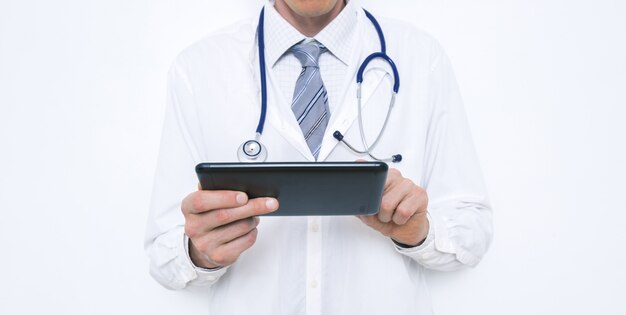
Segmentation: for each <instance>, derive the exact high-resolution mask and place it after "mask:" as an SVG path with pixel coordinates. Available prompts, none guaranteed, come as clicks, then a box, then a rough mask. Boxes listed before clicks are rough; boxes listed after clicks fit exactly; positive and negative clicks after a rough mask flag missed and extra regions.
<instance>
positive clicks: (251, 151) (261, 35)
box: [238, 8, 402, 162]
mask: <svg viewBox="0 0 626 315" xmlns="http://www.w3.org/2000/svg"><path fill="white" fill-rule="evenodd" d="M363 11H365V15H366V16H367V18H368V19H369V20H370V21H371V23H372V25H373V26H374V28H375V29H376V33H377V34H378V39H379V41H380V51H379V52H375V53H373V54H371V55H369V56H367V57H366V58H365V60H363V63H361V65H360V66H359V70H358V71H357V74H356V82H357V98H358V101H359V104H358V105H359V127H360V131H361V140H362V141H363V145H364V147H365V150H363V151H360V150H357V149H355V148H354V147H352V146H351V145H350V144H348V143H347V142H346V141H345V140H343V135H342V134H341V132H339V131H335V132H334V134H333V136H334V137H335V139H337V140H338V141H341V142H343V143H345V144H346V145H347V146H348V147H349V148H350V149H351V150H352V151H355V152H357V153H360V154H368V155H369V156H370V157H372V158H373V159H375V160H379V161H391V162H400V161H402V155H400V154H395V155H393V156H392V157H391V158H388V159H379V158H377V157H375V156H374V155H373V154H372V153H371V150H372V149H373V148H374V146H375V145H376V144H377V143H378V140H379V139H380V136H381V135H382V133H383V132H384V129H385V127H386V126H387V122H388V120H389V114H390V112H391V109H392V108H393V105H394V103H395V98H396V95H397V94H398V91H399V90H400V75H399V74H398V68H397V67H396V64H395V63H394V62H393V60H392V59H391V57H389V56H388V55H387V44H386V42H385V35H384V34H383V30H382V28H381V27H380V24H379V23H378V21H377V20H376V18H374V16H373V15H372V14H371V13H369V12H368V11H367V10H365V9H363ZM264 13H265V8H263V9H261V14H260V16H259V24H258V26H257V36H258V39H257V43H258V53H259V73H260V76H261V115H260V117H259V123H258V125H257V128H256V137H255V139H254V140H248V141H246V142H245V143H243V144H242V145H241V147H240V150H239V152H238V156H239V160H240V161H242V162H252V161H256V160H264V159H265V158H266V157H267V150H266V149H265V147H264V146H263V145H262V144H261V142H260V141H259V139H260V137H261V135H262V134H263V128H264V126H265V117H266V114H267V74H266V69H265V31H264V26H263V25H264V23H263V21H264V17H265V14H264ZM376 58H380V59H383V60H385V61H386V62H387V64H389V66H390V67H391V70H392V71H393V82H394V84H393V94H392V97H391V101H390V104H389V109H388V112H387V116H386V117H385V122H384V123H383V127H382V129H381V131H380V132H379V134H378V136H377V137H376V140H374V142H373V143H372V145H371V146H368V145H367V141H366V140H365V134H364V132H363V131H364V130H363V121H362V118H361V84H362V83H363V73H364V72H365V69H366V68H367V65H368V64H369V63H370V62H371V61H372V60H374V59H376Z"/></svg>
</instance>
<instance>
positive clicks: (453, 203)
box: [396, 51, 493, 270]
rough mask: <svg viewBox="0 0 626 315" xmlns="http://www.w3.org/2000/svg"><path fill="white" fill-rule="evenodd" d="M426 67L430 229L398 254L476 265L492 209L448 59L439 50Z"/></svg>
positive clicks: (432, 263) (451, 266) (440, 264)
mask: <svg viewBox="0 0 626 315" xmlns="http://www.w3.org/2000/svg"><path fill="white" fill-rule="evenodd" d="M438 56H439V57H438V58H435V61H434V62H433V64H432V67H431V69H430V71H431V73H430V82H429V84H430V86H431V88H430V95H429V102H430V104H431V106H432V117H431V122H430V126H429V130H428V137H427V140H426V147H425V150H424V165H423V170H424V177H423V180H422V183H421V186H422V187H423V188H424V189H425V190H426V192H427V193H428V197H429V204H428V220H429V225H430V230H429V234H428V237H427V238H426V240H425V241H424V243H423V244H422V245H420V246H418V247H413V248H402V247H399V246H397V245H396V250H397V251H398V252H400V253H401V254H404V255H407V256H409V257H411V258H413V259H415V260H416V261H417V262H418V263H420V264H421V265H423V266H424V267H426V268H429V269H435V270H455V269H460V268H462V267H464V266H472V267H473V266H476V264H478V262H479V261H480V260H481V258H482V257H483V255H484V254H485V252H486V251H487V248H488V247H489V244H490V242H491V239H492V234H493V228H492V212H491V206H490V204H489V201H488V198H487V192H486V189H485V186H484V184H483V179H482V174H481V170H480V166H479V163H478V159H477V156H476V152H475V150H474V145H473V143H472V139H471V135H470V129H469V126H468V123H467V119H466V116H465V111H464V109H463V104H462V101H461V97H460V93H459V88H458V86H457V83H456V80H455V77H454V74H453V72H452V69H451V66H450V62H449V60H448V58H447V57H446V56H445V54H444V53H443V52H442V51H441V52H440V53H439V54H438Z"/></svg>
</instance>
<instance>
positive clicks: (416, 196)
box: [358, 168, 429, 246]
mask: <svg viewBox="0 0 626 315" xmlns="http://www.w3.org/2000/svg"><path fill="white" fill-rule="evenodd" d="M427 207H428V195H427V194H426V191H425V190H424V189H422V188H421V187H419V186H417V185H415V184H414V183H413V182H412V181H411V180H409V179H407V178H404V177H402V174H401V173H400V171H398V170H397V169H394V168H392V169H389V172H388V173H387V180H386V182H385V189H384V191H383V200H382V203H381V206H380V211H379V212H378V214H377V215H371V216H359V217H358V218H359V219H361V221H363V223H365V224H367V225H368V226H370V227H371V228H373V229H374V230H377V231H378V232H380V233H382V234H383V235H385V236H388V237H391V239H393V240H394V241H396V242H397V243H401V244H403V245H407V246H417V245H420V244H421V243H423V242H424V240H425V239H426V236H427V235H428V229H429V225H428V218H426V209H427Z"/></svg>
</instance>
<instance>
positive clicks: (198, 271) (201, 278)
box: [182, 233, 228, 286]
mask: <svg viewBox="0 0 626 315" xmlns="http://www.w3.org/2000/svg"><path fill="white" fill-rule="evenodd" d="M182 248H183V250H184V257H185V258H186V259H185V262H186V264H185V266H184V269H185V270H187V271H188V272H193V274H194V275H193V280H192V281H190V282H189V284H190V285H194V286H202V285H208V284H211V283H214V282H216V281H217V280H218V279H219V278H220V277H221V276H222V275H224V274H225V273H226V270H228V267H218V268H202V267H198V266H196V265H195V264H194V263H193V261H192V260H191V257H190V256H189V237H188V236H187V235H186V234H185V233H183V242H182Z"/></svg>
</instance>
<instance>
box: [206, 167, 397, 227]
mask: <svg viewBox="0 0 626 315" xmlns="http://www.w3.org/2000/svg"><path fill="white" fill-rule="evenodd" d="M387 170H388V166H387V164H386V163H384V162H271V163H270V162H267V163H200V164H198V165H197V166H196V174H197V176H198V179H199V180H200V185H201V187H202V189H205V190H237V191H244V192H246V193H247V194H248V196H249V197H250V198H255V197H277V198H278V201H279V209H278V210H276V211H275V212H273V213H270V214H268V215H270V216H314V215H315V216H317V215H323V216H327V215H371V214H375V213H377V212H378V210H379V208H380V203H381V201H382V193H383V189H384V185H385V180H386V178H387ZM311 192H313V193H311Z"/></svg>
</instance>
